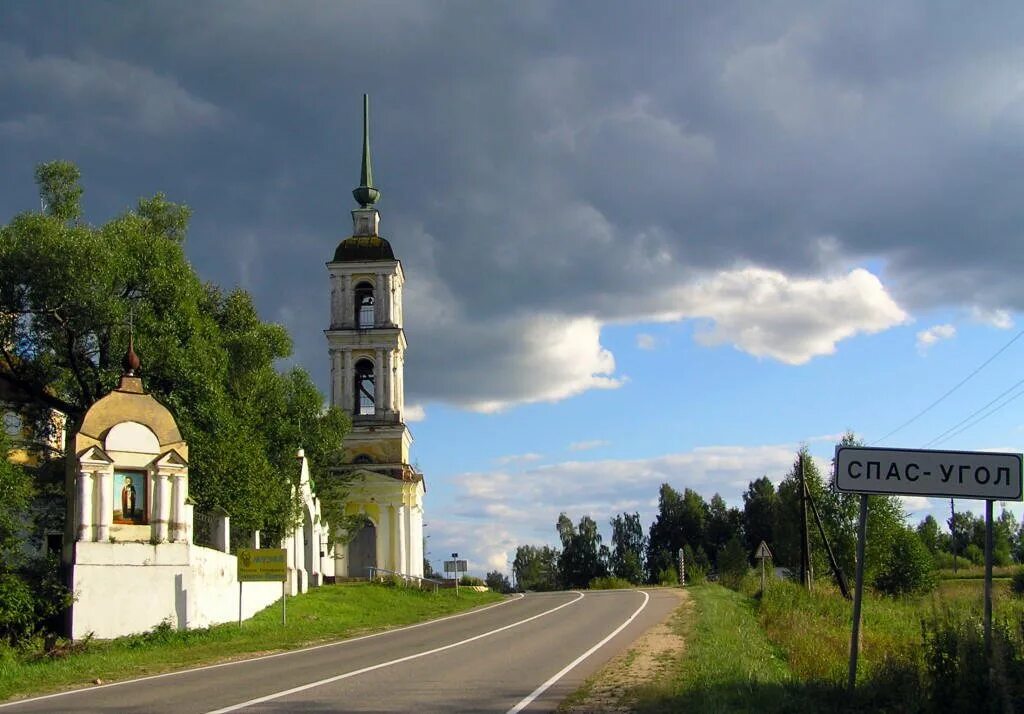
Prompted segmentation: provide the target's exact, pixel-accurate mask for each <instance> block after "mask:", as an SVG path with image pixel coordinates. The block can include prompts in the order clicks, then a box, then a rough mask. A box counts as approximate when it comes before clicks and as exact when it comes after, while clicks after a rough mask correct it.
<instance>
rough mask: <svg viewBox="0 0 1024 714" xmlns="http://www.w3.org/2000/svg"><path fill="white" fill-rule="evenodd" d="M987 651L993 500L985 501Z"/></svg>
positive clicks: (989, 648) (989, 643)
mask: <svg viewBox="0 0 1024 714" xmlns="http://www.w3.org/2000/svg"><path fill="white" fill-rule="evenodd" d="M985 652H986V653H987V654H992V501H985Z"/></svg>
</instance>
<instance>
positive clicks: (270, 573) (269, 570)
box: [236, 548, 288, 583]
mask: <svg viewBox="0 0 1024 714" xmlns="http://www.w3.org/2000/svg"><path fill="white" fill-rule="evenodd" d="M236 555H237V556H238V582H240V583H248V582H284V581H285V580H287V579H288V557H287V553H286V552H285V549H284V548H239V549H238V552H237V553H236Z"/></svg>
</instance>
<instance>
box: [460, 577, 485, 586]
mask: <svg viewBox="0 0 1024 714" xmlns="http://www.w3.org/2000/svg"><path fill="white" fill-rule="evenodd" d="M484 584H485V583H484V581H483V580H481V579H480V578H477V577H474V576H472V575H463V576H462V577H461V578H459V585H465V586H467V587H469V586H473V585H484Z"/></svg>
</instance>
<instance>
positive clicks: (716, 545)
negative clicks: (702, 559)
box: [704, 493, 743, 567]
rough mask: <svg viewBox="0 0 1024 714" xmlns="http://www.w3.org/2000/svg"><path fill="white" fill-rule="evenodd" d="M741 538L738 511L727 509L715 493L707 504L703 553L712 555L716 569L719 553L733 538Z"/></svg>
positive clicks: (740, 521) (740, 519)
mask: <svg viewBox="0 0 1024 714" xmlns="http://www.w3.org/2000/svg"><path fill="white" fill-rule="evenodd" d="M742 537H743V524H742V517H741V515H740V512H739V510H738V509H736V508H729V507H728V506H727V505H726V503H725V499H724V498H722V497H721V495H719V494H717V493H716V494H715V495H714V496H712V497H711V502H710V503H709V504H708V509H707V521H706V523H705V527H704V551H705V552H707V553H709V554H713V558H714V563H715V566H716V567H717V566H718V553H719V551H721V550H722V549H723V548H724V547H725V545H726V543H728V542H729V541H730V540H732V539H733V538H740V539H742ZM741 548H742V541H741Z"/></svg>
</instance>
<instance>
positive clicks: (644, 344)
mask: <svg viewBox="0 0 1024 714" xmlns="http://www.w3.org/2000/svg"><path fill="white" fill-rule="evenodd" d="M636 346H637V347H639V348H640V349H642V350H653V349H654V347H655V340H654V335H648V334H647V333H646V332H641V333H640V334H638V335H637V336H636Z"/></svg>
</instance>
